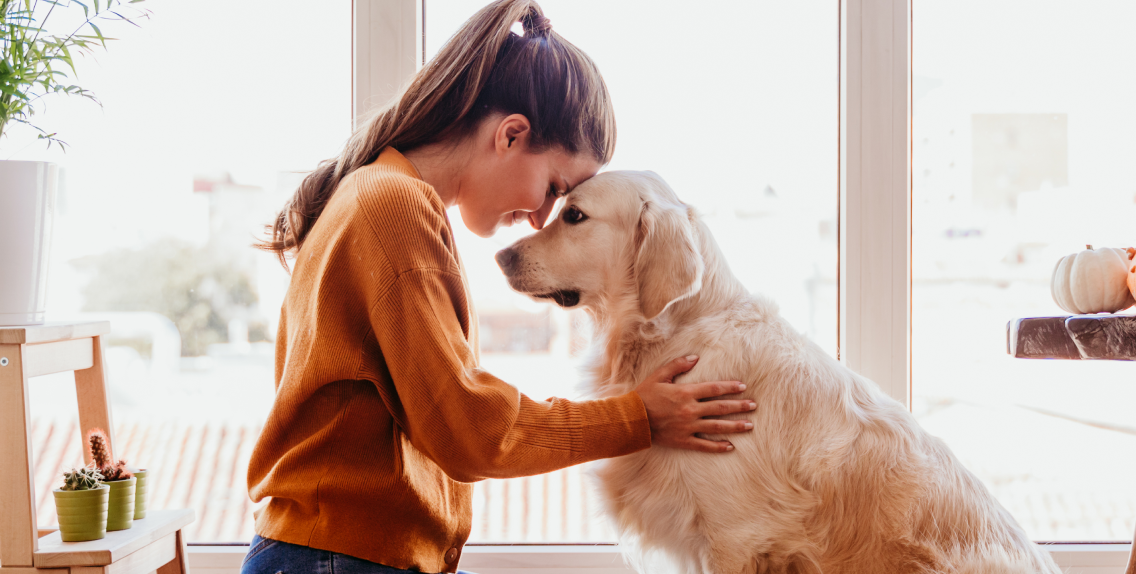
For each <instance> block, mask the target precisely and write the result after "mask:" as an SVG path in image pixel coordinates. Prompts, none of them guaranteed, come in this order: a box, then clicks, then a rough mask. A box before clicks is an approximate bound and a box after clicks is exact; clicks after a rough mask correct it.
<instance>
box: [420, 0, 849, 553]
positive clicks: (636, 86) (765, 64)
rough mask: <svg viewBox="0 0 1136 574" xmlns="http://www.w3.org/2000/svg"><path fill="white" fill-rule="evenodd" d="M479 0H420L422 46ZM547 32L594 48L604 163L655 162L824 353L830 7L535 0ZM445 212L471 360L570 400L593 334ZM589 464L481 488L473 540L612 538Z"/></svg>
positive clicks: (537, 394)
mask: <svg viewBox="0 0 1136 574" xmlns="http://www.w3.org/2000/svg"><path fill="white" fill-rule="evenodd" d="M482 4H483V2H481V1H480V0H471V1H463V0H430V1H429V2H427V4H426V7H427V10H428V12H427V15H426V25H427V30H426V44H427V54H428V56H432V55H433V54H434V53H435V52H437V50H438V49H439V48H440V47H441V46H442V44H444V42H445V41H446V39H447V38H448V37H449V36H450V35H451V34H453V32H454V31H456V30H457V29H458V27H459V26H460V25H461V24H462V22H463V21H464V20H465V19H466V18H468V17H470V16H471V15H472V14H473V13H474V12H475V11H476V10H477V9H478V8H480V7H481V5H482ZM541 6H542V8H543V9H544V12H545V15H546V16H548V18H549V19H551V20H552V23H553V27H554V29H555V30H556V31H557V32H559V33H560V34H561V35H563V36H564V37H565V38H567V39H568V40H569V41H571V42H572V43H574V44H576V45H577V46H579V47H580V48H581V49H583V50H584V51H585V52H587V53H588V55H590V56H591V57H592V59H594V60H595V62H596V64H597V65H598V66H599V68H600V71H601V72H602V73H603V76H604V79H605V81H606V82H607V85H608V88H609V90H610V91H611V96H612V99H613V101H614V103H615V110H616V115H617V118H618V123H619V144H618V146H617V148H616V153H615V158H614V160H613V161H612V164H611V165H610V166H608V169H637V170H653V171H656V172H658V173H659V174H660V175H662V176H663V177H664V178H665V179H666V180H667V181H668V182H669V183H670V185H671V186H672V187H673V188H674V189H675V191H676V192H677V193H678V195H679V197H681V198H682V199H683V200H684V201H686V202H687V203H690V204H692V205H694V206H695V207H697V208H698V209H699V211H700V212H701V213H702V216H703V217H704V219H705V221H706V222H707V224H708V225H709V226H710V228H711V229H712V230H713V232H714V235H715V237H716V239H717V241H718V244H719V245H720V246H721V248H722V250H723V251H724V252H725V255H726V259H727V261H728V262H729V264H730V267H731V269H732V270H733V272H734V273H735V274H736V275H737V276H738V277H739V278H741V279H742V280H743V281H744V282H745V283H746V285H747V286H748V287H749V288H750V289H751V290H753V291H755V292H760V293H763V294H766V295H769V296H771V297H773V298H774V299H775V300H776V301H777V302H778V303H779V304H780V307H781V312H782V313H783V314H784V315H785V316H786V317H787V318H788V319H789V320H790V321H791V322H792V323H793V325H795V326H796V327H797V328H798V329H800V330H801V331H803V332H805V333H807V334H808V335H809V336H810V337H812V338H813V340H815V341H817V342H818V343H819V344H820V345H822V346H823V347H824V348H825V349H828V351H829V352H830V353H833V354H834V355H835V352H836V267H837V251H836V206H837V195H838V194H837V141H838V138H837V136H838V134H837V128H838V124H837V121H838V118H837V112H838V106H837V102H838V94H839V92H838V84H837V81H838V68H839V66H838V63H839V62H838V52H837V41H838V29H839V15H838V12H837V3H835V2H828V1H813V0H809V1H806V2H763V3H756V2H748V1H740V0H738V1H731V2H725V3H718V4H714V7H713V10H705V9H701V8H700V7H699V6H698V5H697V4H691V3H690V2H659V1H656V2H610V1H607V0H571V1H569V0H544V1H542V2H541ZM450 217H451V219H452V220H454V221H455V231H456V232H457V233H456V234H457V243H458V245H459V249H460V250H461V253H462V256H463V259H464V261H465V264H466V266H467V268H468V272H469V276H470V281H471V283H472V289H473V293H474V297H475V306H476V308H477V311H478V314H479V315H480V321H481V335H482V339H481V340H482V355H481V356H482V364H483V366H484V367H485V368H486V369H488V370H489V371H490V372H492V373H494V374H496V375H498V376H500V377H501V378H503V379H504V380H506V381H509V382H510V383H512V384H514V385H516V386H517V387H519V388H520V389H521V391H522V392H524V393H526V394H528V395H530V396H532V397H533V398H536V399H538V400H540V399H544V398H547V397H550V396H554V395H555V396H561V397H574V396H578V394H579V393H578V392H577V390H576V387H577V385H579V383H580V375H579V370H578V368H579V357H580V353H581V350H582V349H583V348H585V347H586V345H587V339H588V337H589V336H590V329H589V327H588V325H587V319H586V316H585V315H583V313H582V312H578V311H574V312H571V313H564V312H563V311H561V310H560V309H558V308H555V307H553V306H551V305H548V304H538V303H533V302H531V301H529V300H528V299H527V298H524V297H522V296H520V295H517V294H514V293H512V292H511V291H510V290H509V287H508V284H507V283H506V282H505V280H504V278H503V276H502V275H501V272H500V271H499V270H498V269H497V266H496V264H495V263H494V261H493V258H492V256H493V253H494V252H495V251H496V250H498V249H501V248H502V247H504V246H506V245H508V244H510V243H512V242H513V241H515V240H516V239H518V238H519V237H521V236H523V235H524V234H525V233H526V230H524V229H521V228H514V229H507V230H503V231H501V232H499V233H498V234H497V236H495V237H494V238H492V239H491V240H484V239H479V238H477V237H475V236H473V235H472V234H471V233H469V232H467V231H466V230H465V229H464V226H462V225H459V224H457V223H456V222H457V220H458V219H460V217H459V215H458V213H457V211H456V210H455V211H451V213H450ZM582 473H586V468H585V469H581V468H579V467H577V468H572V469H568V470H566V471H562V472H557V473H552V474H550V475H546V476H538V477H531V478H522V479H515V480H506V481H487V482H483V483H479V484H478V485H477V487H476V488H477V491H476V494H475V498H474V529H473V534H472V537H471V540H474V541H533V542H562V541H563V542H569V541H584V540H612V539H613V538H614V535H613V534H612V533H611V531H610V530H609V529H608V527H607V525H606V524H605V522H604V521H603V520H602V519H600V518H599V515H598V500H597V499H596V498H595V497H594V496H593V495H591V494H590V493H589V491H588V488H587V484H588V480H589V479H587V477H583V478H582V477H581V474H582Z"/></svg>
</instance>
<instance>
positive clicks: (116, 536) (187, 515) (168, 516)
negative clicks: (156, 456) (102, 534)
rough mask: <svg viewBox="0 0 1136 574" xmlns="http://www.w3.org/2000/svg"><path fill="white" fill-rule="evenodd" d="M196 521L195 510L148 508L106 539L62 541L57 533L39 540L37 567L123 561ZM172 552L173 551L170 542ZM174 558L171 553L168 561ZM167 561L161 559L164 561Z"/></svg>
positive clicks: (109, 534)
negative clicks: (123, 528) (142, 516)
mask: <svg viewBox="0 0 1136 574" xmlns="http://www.w3.org/2000/svg"><path fill="white" fill-rule="evenodd" d="M191 522H193V510H190V509H181V510H149V511H147V512H146V518H142V519H139V520H135V521H134V527H133V528H130V529H128V530H118V531H115V532H107V533H106V538H103V539H101V540H88V541H86V542H63V541H62V540H60V538H59V533H58V532H53V533H51V534H48V535H47V536H44V537H43V538H40V539H39V550H37V551H36V553H35V567H36V568H51V567H59V566H106V565H109V564H114V563H115V562H118V561H120V560H123V559H124V558H126V557H127V556H129V555H131V554H134V553H135V552H137V551H139V550H141V549H143V548H145V547H147V546H149V545H151V544H153V543H154V542H158V541H160V540H162V539H163V538H166V537H167V536H173V535H174V533H176V532H177V531H178V530H181V529H182V528H183V527H185V526H186V525H187V524H189V523H191ZM168 547H169V551H170V552H172V551H173V550H174V546H173V544H169V545H168ZM172 559H173V554H172V553H171V554H170V556H169V558H166V562H169V561H170V560H172ZM166 562H162V564H165V563H166Z"/></svg>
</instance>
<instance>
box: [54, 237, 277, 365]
mask: <svg viewBox="0 0 1136 574" xmlns="http://www.w3.org/2000/svg"><path fill="white" fill-rule="evenodd" d="M75 263H76V265H77V266H78V267H79V268H80V269H83V270H86V271H88V272H90V273H91V274H92V276H91V280H90V282H89V283H87V286H86V287H85V288H84V289H83V296H84V297H85V303H84V305H83V310H84V311H152V312H155V313H161V314H162V315H165V316H166V317H169V318H170V320H171V321H173V322H174V324H176V325H177V328H178V331H180V332H181V354H182V356H185V357H194V356H199V355H204V354H205V350H206V348H207V347H208V346H209V345H210V344H212V343H225V342H227V341H228V338H229V337H228V324H229V321H230V320H232V319H245V320H248V318H249V315H250V310H251V308H252V307H253V306H254V305H255V304H256V302H257V296H256V290H255V289H254V287H253V283H252V280H251V279H250V276H251V274H252V273H253V270H251V269H242V268H241V266H240V265H237V264H236V263H235V262H233V261H232V260H231V259H228V258H226V257H224V256H222V255H221V254H219V253H217V252H215V251H214V250H210V249H209V248H208V247H197V246H194V245H192V244H189V243H186V242H183V241H178V240H173V239H164V240H160V241H156V242H154V243H151V244H149V245H147V246H146V247H143V248H142V249H138V250H134V249H119V250H115V251H109V252H107V253H103V254H101V255H95V256H91V257H85V258H83V259H80V260H77V261H76V262H75Z"/></svg>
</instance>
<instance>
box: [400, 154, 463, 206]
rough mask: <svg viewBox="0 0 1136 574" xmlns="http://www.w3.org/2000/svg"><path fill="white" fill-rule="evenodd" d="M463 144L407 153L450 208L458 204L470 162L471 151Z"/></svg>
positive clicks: (423, 179)
mask: <svg viewBox="0 0 1136 574" xmlns="http://www.w3.org/2000/svg"><path fill="white" fill-rule="evenodd" d="M465 147H466V146H463V145H461V144H456V145H455V144H453V143H451V142H438V143H433V144H427V145H424V146H419V147H416V148H414V149H412V150H410V151H407V152H403V154H402V155H403V157H405V158H406V159H408V160H410V163H412V164H414V167H415V169H417V170H418V175H419V176H420V177H421V178H422V181H425V182H426V183H428V184H430V186H431V187H433V188H434V191H436V192H437V193H438V197H439V198H441V199H442V204H443V205H445V206H446V208H447V209H448V208H450V207H453V206H454V205H457V203H458V196H459V195H460V193H461V180H462V174H463V173H464V172H465V168H466V165H467V164H468V163H469V156H470V154H469V150H467V149H465Z"/></svg>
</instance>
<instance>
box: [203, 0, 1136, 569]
mask: <svg viewBox="0 0 1136 574" xmlns="http://www.w3.org/2000/svg"><path fill="white" fill-rule="evenodd" d="M837 1H839V2H840V61H839V69H840V152H839V158H840V159H839V170H840V243H839V250H840V269H839V303H838V309H839V319H838V321H839V323H838V324H839V339H838V341H839V347H838V348H839V350H838V355H839V357H840V359H841V361H843V362H844V363H845V364H846V365H847V366H848V367H849V368H851V369H854V370H856V371H857V372H859V373H861V374H863V375H864V376H866V377H868V378H870V379H872V380H874V381H876V382H877V383H878V384H879V385H880V386H881V387H882V388H883V389H884V391H885V392H887V393H888V394H889V395H891V396H892V397H894V398H895V399H896V400H898V401H900V402H902V403H903V404H905V405H909V406H910V404H911V172H910V169H911V168H910V166H911V89H910V87H911V4H910V0H837ZM352 4H353V9H352V14H353V22H352V31H353V36H352V39H353V42H352V46H353V48H352V50H353V54H352V73H353V78H352V102H351V105H352V117H354V118H359V117H361V116H362V115H364V114H366V113H367V112H368V111H371V110H373V109H374V108H375V107H377V106H382V105H383V104H384V103H386V102H387V101H389V100H390V99H391V98H392V97H393V96H394V95H395V94H397V93H398V91H399V89H400V88H401V87H402V85H403V84H404V83H405V82H407V81H408V80H409V78H410V77H411V76H412V75H413V74H414V72H416V71H417V70H418V69H419V68H420V67H421V65H422V64H423V62H424V59H425V42H424V40H425V0H353V3H352ZM1046 547H1047V549H1049V551H1050V553H1051V554H1052V555H1053V557H1054V559H1055V560H1056V561H1057V564H1058V565H1059V566H1061V567H1062V569H1064V570H1065V571H1066V572H1067V573H1068V574H1106V573H1108V574H1112V573H1114V572H1119V571H1121V569H1123V568H1124V567H1125V565H1126V564H1127V561H1128V556H1129V552H1130V548H1131V544H1071V543H1070V544H1065V543H1058V544H1047V545H1046ZM247 550H248V547H247V546H244V545H236V546H234V545H208V544H201V545H191V546H190V549H189V563H190V567H191V568H192V570H193V571H194V572H196V573H198V574H203V573H204V574H222V573H225V574H228V573H234V574H235V573H237V572H239V571H240V566H241V559H242V558H243V557H244V555H245V553H246V552H247ZM461 567H462V568H463V569H466V570H470V571H473V572H477V573H478V574H518V573H520V572H522V571H523V572H526V573H531V574H564V573H567V572H577V571H587V572H589V573H591V574H616V573H619V574H624V573H631V572H634V571H633V570H631V569H630V568H629V567H627V566H626V565H625V564H624V563H623V560H622V558H621V556H620V554H619V547H618V546H617V545H614V544H595V545H592V544H584V545H508V544H501V545H480V544H471V545H469V546H467V547H466V549H465V551H464V552H463V556H462V563H461Z"/></svg>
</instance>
